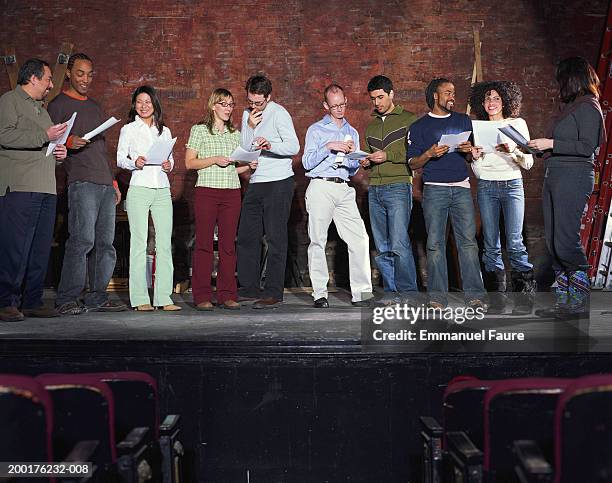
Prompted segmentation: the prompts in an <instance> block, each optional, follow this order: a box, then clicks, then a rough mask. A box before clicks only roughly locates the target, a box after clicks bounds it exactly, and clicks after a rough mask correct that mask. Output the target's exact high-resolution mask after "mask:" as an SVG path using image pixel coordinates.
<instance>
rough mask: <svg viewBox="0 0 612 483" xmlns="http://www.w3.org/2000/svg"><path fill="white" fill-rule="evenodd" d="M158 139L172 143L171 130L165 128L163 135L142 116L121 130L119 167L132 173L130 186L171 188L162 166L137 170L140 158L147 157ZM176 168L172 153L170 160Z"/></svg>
mask: <svg viewBox="0 0 612 483" xmlns="http://www.w3.org/2000/svg"><path fill="white" fill-rule="evenodd" d="M158 139H163V140H165V141H170V140H171V139H172V134H171V133H170V129H168V128H167V127H166V126H164V129H163V130H162V133H161V135H160V134H159V130H158V129H157V126H156V125H155V123H153V124H152V125H151V126H148V125H147V124H146V123H145V122H144V121H143V120H142V119H141V118H140V116H136V119H135V120H134V122H130V123H129V124H126V125H125V126H123V127H122V128H121V133H120V134H119V143H118V144H117V167H119V168H123V169H129V170H131V171H132V179H131V180H130V186H144V187H145V188H169V187H170V182H169V181H168V175H167V174H166V173H165V172H164V171H163V170H162V168H161V166H146V165H145V166H144V167H143V168H142V169H136V164H135V163H136V159H137V158H138V156H146V154H147V152H148V151H149V148H150V147H151V146H152V145H153V143H154V142H155V141H157V140H158ZM168 161H170V164H171V165H172V168H174V158H173V157H172V153H170V157H169V158H168Z"/></svg>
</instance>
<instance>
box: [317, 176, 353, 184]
mask: <svg viewBox="0 0 612 483" xmlns="http://www.w3.org/2000/svg"><path fill="white" fill-rule="evenodd" d="M314 179H324V180H325V181H330V182H332V183H348V181H346V180H345V179H342V178H325V177H322V176H321V177H317V178H314Z"/></svg>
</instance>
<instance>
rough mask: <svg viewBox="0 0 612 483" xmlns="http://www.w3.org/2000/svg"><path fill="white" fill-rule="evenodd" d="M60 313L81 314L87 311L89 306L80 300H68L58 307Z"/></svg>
mask: <svg viewBox="0 0 612 483" xmlns="http://www.w3.org/2000/svg"><path fill="white" fill-rule="evenodd" d="M56 309H57V311H58V312H59V314H60V315H81V314H84V313H85V312H87V307H84V306H83V305H79V303H78V302H66V303H64V304H62V305H58V306H57V307H56Z"/></svg>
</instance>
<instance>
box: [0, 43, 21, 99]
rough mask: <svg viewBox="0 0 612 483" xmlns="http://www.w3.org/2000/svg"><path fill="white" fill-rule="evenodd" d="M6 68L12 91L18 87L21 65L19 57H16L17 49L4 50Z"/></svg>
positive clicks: (10, 47)
mask: <svg viewBox="0 0 612 483" xmlns="http://www.w3.org/2000/svg"><path fill="white" fill-rule="evenodd" d="M3 60H4V66H5V67H6V73H7V74H8V76H9V83H10V85H11V89H14V88H15V87H17V73H18V72H19V65H18V64H17V55H15V47H12V46H9V47H5V49H4V57H3Z"/></svg>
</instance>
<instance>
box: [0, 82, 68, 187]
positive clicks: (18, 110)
mask: <svg viewBox="0 0 612 483" xmlns="http://www.w3.org/2000/svg"><path fill="white" fill-rule="evenodd" d="M51 125H52V122H51V118H50V117H49V114H48V113H47V111H46V110H45V109H44V108H43V102H42V101H37V100H35V99H32V98H31V97H30V96H29V95H28V93H27V92H26V91H24V90H23V88H22V87H21V86H17V87H15V89H13V90H12V91H9V92H7V93H5V94H4V95H3V96H2V97H0V196H4V195H5V193H6V190H7V188H10V189H11V191H25V192H32V193H49V194H56V188H55V158H54V157H53V154H50V155H49V156H47V155H46V154H47V144H48V143H49V138H48V137H47V129H49V128H50V127H51Z"/></svg>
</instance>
